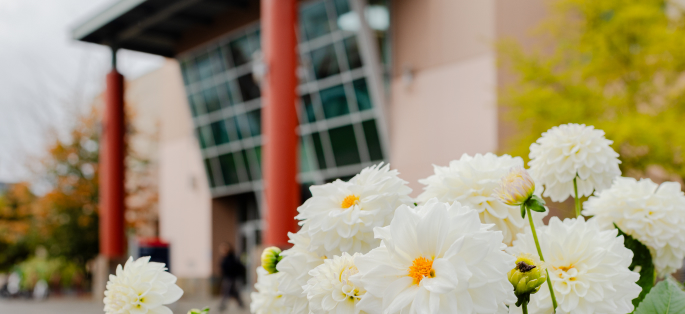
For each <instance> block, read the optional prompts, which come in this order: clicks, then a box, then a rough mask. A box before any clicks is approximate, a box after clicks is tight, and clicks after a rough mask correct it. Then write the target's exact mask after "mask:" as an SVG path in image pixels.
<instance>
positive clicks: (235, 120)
mask: <svg viewBox="0 0 685 314" xmlns="http://www.w3.org/2000/svg"><path fill="white" fill-rule="evenodd" d="M244 117H245V116H244V115H237V116H233V125H235V134H236V135H237V136H238V139H239V140H242V139H243V129H242V126H240V124H241V123H240V120H241V119H244ZM229 119H230V118H229Z"/></svg>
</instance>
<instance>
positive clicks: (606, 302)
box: [507, 217, 642, 314]
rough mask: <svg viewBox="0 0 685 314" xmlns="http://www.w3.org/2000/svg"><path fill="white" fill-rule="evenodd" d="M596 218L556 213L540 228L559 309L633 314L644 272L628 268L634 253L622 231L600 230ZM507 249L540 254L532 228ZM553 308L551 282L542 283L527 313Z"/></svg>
mask: <svg viewBox="0 0 685 314" xmlns="http://www.w3.org/2000/svg"><path fill="white" fill-rule="evenodd" d="M593 220H594V219H590V220H589V221H587V222H586V221H585V220H584V219H583V217H580V218H578V219H575V218H574V219H568V218H567V219H565V220H564V221H563V222H562V221H561V220H559V218H557V217H552V218H551V219H550V220H549V225H548V226H546V227H540V228H536V230H537V232H538V235H539V237H538V238H539V240H540V248H541V250H542V254H543V255H544V257H545V265H546V266H547V270H548V271H549V277H548V278H547V280H551V283H552V287H553V288H554V294H555V296H556V299H557V304H558V307H557V313H588V314H592V313H598V314H599V313H607V314H608V313H611V314H625V313H630V312H632V311H633V303H632V300H633V299H634V298H636V297H637V296H638V295H639V294H640V291H642V289H641V288H640V286H638V285H637V284H636V283H635V282H636V281H637V280H638V279H639V277H640V275H639V274H638V273H635V272H632V271H630V270H629V269H628V266H630V263H631V262H632V259H633V252H632V251H630V250H629V249H627V248H626V247H625V246H624V244H623V237H622V236H621V237H617V235H618V230H616V229H613V230H602V229H600V228H599V226H598V225H597V223H596V222H595V221H593ZM507 252H508V253H510V254H512V255H519V254H521V253H529V254H531V255H533V256H535V257H538V254H537V249H536V247H535V241H534V239H533V235H532V233H531V230H530V228H527V229H526V233H525V234H522V235H519V238H518V239H517V240H516V241H514V246H513V247H510V248H508V249H507ZM510 308H511V309H512V312H518V313H520V311H521V309H520V308H516V307H515V306H510ZM551 312H552V298H551V297H550V293H549V286H548V285H547V284H544V285H542V286H541V288H540V291H538V292H537V293H536V294H533V295H531V297H530V304H529V305H528V313H531V314H534V313H535V314H548V313H551Z"/></svg>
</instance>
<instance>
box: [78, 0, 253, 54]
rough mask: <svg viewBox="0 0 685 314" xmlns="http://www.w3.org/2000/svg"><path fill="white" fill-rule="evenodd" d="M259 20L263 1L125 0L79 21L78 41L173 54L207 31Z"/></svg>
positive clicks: (194, 43)
mask: <svg viewBox="0 0 685 314" xmlns="http://www.w3.org/2000/svg"><path fill="white" fill-rule="evenodd" d="M257 19H259V1H258V0H121V1H119V2H116V3H114V4H113V5H112V6H110V7H109V8H107V9H105V10H103V11H101V12H100V13H98V14H96V15H95V16H93V17H92V18H90V19H88V20H87V21H85V22H83V23H82V24H80V25H78V26H77V27H76V28H74V29H73V31H72V36H73V38H74V39H76V40H80V41H84V42H90V43H95V44H100V45H106V46H110V47H112V48H115V49H119V48H122V49H129V50H135V51H140V52H146V53H151V54H155V55H160V56H165V57H174V56H176V55H178V54H179V53H181V52H183V51H185V50H188V49H190V48H192V47H193V46H196V45H198V44H200V43H201V42H198V40H201V41H207V40H210V39H211V38H208V37H207V36H203V35H205V34H206V35H210V34H209V33H211V34H215V35H218V34H219V33H217V31H219V32H220V31H221V30H229V29H230V28H231V26H233V27H235V26H236V25H235V24H236V23H231V22H232V20H235V22H241V23H245V22H249V21H250V20H257Z"/></svg>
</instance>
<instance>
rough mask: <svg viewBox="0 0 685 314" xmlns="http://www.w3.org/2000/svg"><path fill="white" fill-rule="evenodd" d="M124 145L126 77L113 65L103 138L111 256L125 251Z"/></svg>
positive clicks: (104, 232)
mask: <svg viewBox="0 0 685 314" xmlns="http://www.w3.org/2000/svg"><path fill="white" fill-rule="evenodd" d="M112 53H116V51H112ZM124 149H125V148H124V77H123V76H122V75H121V74H119V73H118V72H117V70H116V68H114V69H113V70H112V72H110V73H109V74H107V90H106V92H105V110H104V114H103V119H102V135H101V138H100V174H99V175H100V254H102V255H104V256H105V257H108V258H118V257H122V256H123V255H124V253H125V251H124V250H125V246H124V240H125V236H124Z"/></svg>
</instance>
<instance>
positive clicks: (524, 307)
mask: <svg viewBox="0 0 685 314" xmlns="http://www.w3.org/2000/svg"><path fill="white" fill-rule="evenodd" d="M521 307H522V308H523V314H528V302H525V301H524V302H523V304H522V306H521Z"/></svg>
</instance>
